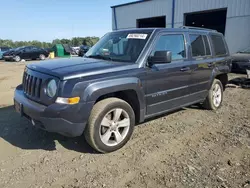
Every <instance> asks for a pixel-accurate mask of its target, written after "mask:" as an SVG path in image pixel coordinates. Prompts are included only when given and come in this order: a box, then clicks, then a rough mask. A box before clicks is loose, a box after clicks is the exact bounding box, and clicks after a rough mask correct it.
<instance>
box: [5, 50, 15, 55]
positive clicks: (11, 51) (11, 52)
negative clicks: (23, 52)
mask: <svg viewBox="0 0 250 188" xmlns="http://www.w3.org/2000/svg"><path fill="white" fill-rule="evenodd" d="M14 51H15V50H8V51H6V52H4V53H3V55H10V54H13V53H14Z"/></svg>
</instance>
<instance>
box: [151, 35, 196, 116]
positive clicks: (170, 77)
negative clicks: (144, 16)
mask: <svg viewBox="0 0 250 188" xmlns="http://www.w3.org/2000/svg"><path fill="white" fill-rule="evenodd" d="M185 38H186V35H185V34H184V33H181V32H180V33H178V32H177V33H173V34H169V33H163V34H160V36H158V39H157V40H156V43H155V46H154V47H153V49H152V52H151V54H150V56H153V55H154V53H155V52H156V51H171V52H172V62H171V63H164V64H153V65H152V66H151V67H150V68H148V72H147V80H146V101H147V112H146V114H147V115H146V117H150V116H154V115H158V114H161V113H163V112H167V111H170V110H173V109H175V108H178V107H181V106H184V105H186V104H188V103H189V102H190V101H189V94H190V91H189V84H190V81H191V80H190V79H191V70H192V68H191V66H192V65H191V62H190V60H189V58H188V55H187V54H188V50H187V49H188V47H187V45H186V42H185V41H186V39H185Z"/></svg>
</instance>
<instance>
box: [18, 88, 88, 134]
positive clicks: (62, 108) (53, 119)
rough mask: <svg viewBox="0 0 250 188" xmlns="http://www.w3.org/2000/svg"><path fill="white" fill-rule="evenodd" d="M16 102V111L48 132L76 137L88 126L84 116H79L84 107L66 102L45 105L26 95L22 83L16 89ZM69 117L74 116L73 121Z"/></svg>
mask: <svg viewBox="0 0 250 188" xmlns="http://www.w3.org/2000/svg"><path fill="white" fill-rule="evenodd" d="M14 104H15V108H16V111H18V112H19V113H20V114H21V116H24V117H26V118H28V119H29V120H31V122H32V124H33V125H34V126H36V127H38V128H41V129H44V130H46V131H48V132H56V133H59V134H62V135H64V136H68V137H76V136H80V135H82V133H83V131H84V129H85V126H86V122H87V120H83V119H82V117H84V116H82V117H77V116H80V114H81V113H79V112H80V111H82V107H80V108H79V107H77V106H75V105H64V104H52V105H49V106H44V105H42V104H39V103H36V102H34V101H32V100H30V99H28V98H27V97H26V96H25V95H24V93H23V90H22V86H21V85H20V86H18V87H17V88H16V90H15V95H14ZM17 105H18V107H17ZM69 117H72V118H73V119H72V121H70V120H69ZM85 118H86V116H85ZM86 119H87V118H86ZM74 120H75V121H74Z"/></svg>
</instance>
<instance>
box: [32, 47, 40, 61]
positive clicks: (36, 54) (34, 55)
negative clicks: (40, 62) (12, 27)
mask: <svg viewBox="0 0 250 188" xmlns="http://www.w3.org/2000/svg"><path fill="white" fill-rule="evenodd" d="M40 53H41V49H40V48H37V47H32V53H31V57H32V59H37V58H39V55H40Z"/></svg>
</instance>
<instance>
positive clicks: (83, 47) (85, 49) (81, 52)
mask: <svg viewBox="0 0 250 188" xmlns="http://www.w3.org/2000/svg"><path fill="white" fill-rule="evenodd" d="M89 49H90V47H89V46H86V45H81V46H80V49H79V52H78V56H80V57H83V56H84V54H86V53H87V52H88V50H89Z"/></svg>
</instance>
